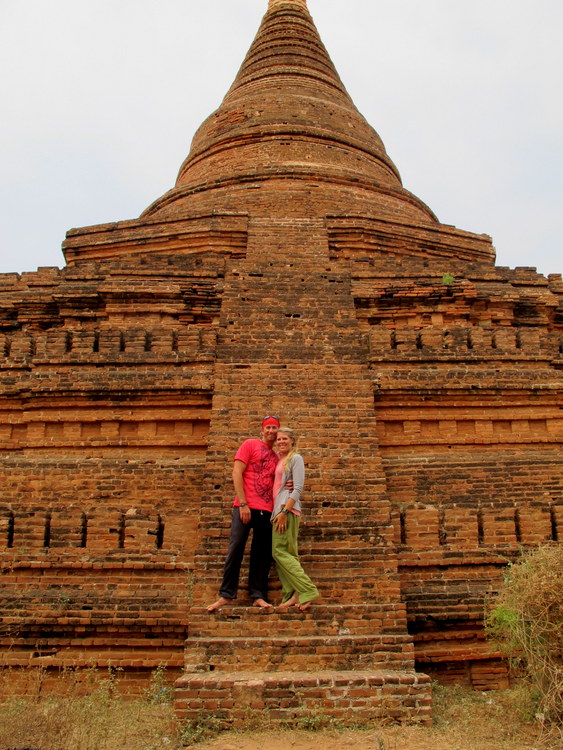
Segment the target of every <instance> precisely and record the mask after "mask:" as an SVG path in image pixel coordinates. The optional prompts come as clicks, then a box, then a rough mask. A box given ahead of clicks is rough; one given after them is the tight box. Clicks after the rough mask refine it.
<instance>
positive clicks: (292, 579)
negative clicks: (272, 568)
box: [272, 513, 319, 604]
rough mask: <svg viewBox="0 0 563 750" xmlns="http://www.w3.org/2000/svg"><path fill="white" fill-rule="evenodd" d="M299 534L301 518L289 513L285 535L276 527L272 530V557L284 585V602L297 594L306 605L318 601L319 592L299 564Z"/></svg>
mask: <svg viewBox="0 0 563 750" xmlns="http://www.w3.org/2000/svg"><path fill="white" fill-rule="evenodd" d="M298 534H299V516H296V515H294V514H293V513H288V515H287V529H286V530H285V531H284V533H283V534H278V532H277V531H276V527H275V526H274V527H273V529H272V557H273V558H274V560H275V563H276V570H277V571H278V576H279V579H280V581H281V585H282V602H286V601H287V600H288V599H290V598H291V596H292V595H293V593H296V594H298V596H299V602H300V603H301V604H305V602H310V601H311V600H312V599H316V598H317V597H318V595H319V591H318V589H317V587H316V586H315V584H314V583H313V581H311V579H310V578H309V576H308V575H307V574H306V573H305V571H304V570H303V568H302V567H301V563H300V562H299V556H298V545H297V536H298Z"/></svg>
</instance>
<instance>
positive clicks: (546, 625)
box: [486, 544, 563, 725]
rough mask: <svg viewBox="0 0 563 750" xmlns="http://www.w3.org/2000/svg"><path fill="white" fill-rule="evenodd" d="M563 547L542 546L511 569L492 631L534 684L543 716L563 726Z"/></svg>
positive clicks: (491, 622)
mask: <svg viewBox="0 0 563 750" xmlns="http://www.w3.org/2000/svg"><path fill="white" fill-rule="evenodd" d="M562 592H563V546H562V545H559V544H554V545H547V546H544V547H539V548H537V549H534V550H532V551H530V552H527V553H526V554H524V555H523V557H522V558H521V559H520V560H519V562H517V563H515V564H514V565H510V566H509V567H508V570H507V573H506V576H505V581H504V585H503V587H502V590H501V591H500V593H499V596H498V598H497V599H496V601H495V605H494V608H493V609H492V611H491V612H490V614H489V616H488V618H487V623H486V624H487V627H488V630H489V633H490V634H491V635H492V636H493V637H494V638H496V639H497V641H498V642H499V643H500V645H501V647H502V648H503V649H504V652H505V653H506V654H507V656H508V657H510V658H512V662H513V668H514V669H515V670H516V672H517V674H520V675H522V676H523V677H524V679H525V680H527V682H528V683H529V685H530V688H531V691H530V692H531V693H532V694H533V695H534V696H535V698H536V713H537V715H538V717H539V718H541V719H542V720H544V721H546V722H553V723H554V724H559V725H561V724H563V596H562Z"/></svg>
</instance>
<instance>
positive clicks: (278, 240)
mask: <svg viewBox="0 0 563 750" xmlns="http://www.w3.org/2000/svg"><path fill="white" fill-rule="evenodd" d="M63 248H64V252H65V257H66V261H67V265H66V267H65V268H63V269H62V270H59V269H55V268H43V269H39V270H38V271H37V272H36V273H25V274H22V275H21V276H20V275H17V274H7V275H3V276H0V330H1V332H2V333H1V336H0V351H1V352H3V358H2V361H1V369H0V378H1V379H0V386H1V391H0V441H1V442H0V457H1V462H2V494H1V496H0V560H1V562H2V571H3V575H2V610H1V612H0V618H1V620H0V627H1V628H2V630H1V641H0V646H1V654H2V663H3V664H8V665H11V666H13V667H14V669H15V671H14V675H17V674H18V670H19V669H20V670H21V668H22V667H26V666H29V665H32V666H33V665H37V666H39V665H41V666H43V667H45V668H46V669H47V670H50V671H56V670H57V669H59V668H60V667H64V666H68V665H72V666H74V667H84V668H87V667H89V666H90V665H91V664H95V665H97V666H98V667H105V666H107V665H110V664H111V665H112V666H113V667H121V668H123V670H124V672H123V674H124V675H125V677H126V678H127V679H129V680H130V689H131V690H132V691H133V690H134V689H135V685H139V684H142V683H143V681H145V680H146V679H147V677H148V675H149V674H150V672H151V670H153V669H155V668H156V667H157V666H158V665H159V664H163V663H165V664H166V665H167V667H168V669H169V670H170V672H171V674H176V675H177V676H178V677H179V679H178V682H177V689H176V695H177V708H178V712H179V714H180V715H181V716H194V715H195V714H196V713H197V712H198V711H199V710H201V709H203V710H206V711H214V712H219V713H222V714H223V715H224V716H225V717H226V719H227V721H230V722H232V723H237V722H238V721H242V720H244V718H245V716H246V715H247V710H248V708H251V709H252V710H257V709H260V708H265V709H268V710H269V711H270V716H271V717H273V718H280V719H287V718H290V717H291V716H293V715H295V714H298V713H299V712H302V711H308V710H310V709H311V707H316V708H319V709H320V710H322V712H323V713H328V714H331V715H333V716H337V717H340V718H342V717H343V718H345V719H347V720H352V721H358V720H362V719H365V718H371V717H373V716H377V715H385V716H393V717H396V718H400V719H417V720H420V721H428V720H429V710H430V695H429V677H428V676H427V675H428V674H437V675H438V676H441V677H448V676H449V677H455V678H464V679H466V680H469V681H470V682H471V683H472V684H474V685H475V686H478V687H480V688H484V687H494V686H497V685H499V684H501V683H502V681H503V679H504V678H505V671H504V667H503V666H502V663H501V662H500V660H499V655H498V654H496V653H495V652H494V651H492V650H491V646H490V645H488V644H487V643H485V641H484V639H483V634H482V626H481V619H482V612H483V601H484V598H485V597H486V596H487V595H489V594H490V593H492V592H494V591H495V589H496V588H498V586H499V583H500V581H501V579H502V573H503V569H504V566H505V565H506V562H507V560H510V559H512V558H514V557H515V556H516V555H517V553H518V551H519V549H520V548H522V547H527V546H533V545H537V544H541V543H544V542H549V541H551V542H557V541H558V540H560V539H561V536H562V534H563V511H562V481H561V480H562V471H561V450H560V443H561V437H562V426H561V425H562V420H561V375H560V370H561V364H562V361H563V358H562V336H561V327H562V323H563V318H562V303H561V299H562V294H563V284H562V281H561V276H560V275H551V276H549V277H548V278H545V277H543V276H541V275H539V274H538V273H536V272H535V270H534V269H532V268H519V269H515V270H510V269H507V268H497V267H495V265H494V250H493V248H492V245H491V241H490V239H489V238H488V237H487V236H485V235H477V234H472V233H469V232H465V231H460V230H458V229H456V228H454V227H451V226H445V225H442V224H440V223H439V221H438V220H437V218H436V217H435V216H434V214H433V213H432V211H431V210H430V209H429V208H428V207H427V206H425V205H424V203H422V202H421V201H420V200H419V199H418V198H416V197H415V196H413V195H411V194H410V193H409V192H407V191H406V190H405V189H404V188H403V186H402V183H401V179H400V177H399V174H398V171H397V169H396V167H395V166H394V164H393V163H392V161H391V160H390V158H389V156H388V155H387V153H386V151H385V148H384V146H383V144H382V142H381V140H380V138H379V136H378V135H377V133H376V132H375V131H374V130H373V129H372V128H371V126H370V125H368V123H367V122H366V121H365V120H364V118H363V117H362V116H361V115H360V113H359V112H358V111H357V109H356V108H355V106H354V104H353V103H352V101H351V100H350V97H349V96H348V94H347V92H346V90H345V88H344V86H343V84H342V82H341V81H340V79H339V77H338V74H337V73H336V71H335V69H334V66H333V65H332V63H331V61H330V58H329V56H328V54H327V52H326V50H325V48H324V46H323V44H322V42H321V40H320V39H319V36H318V33H317V30H316V28H315V26H314V24H313V21H312V19H311V17H310V15H309V13H308V10H307V7H306V2H305V0H270V3H269V6H268V10H267V13H266V15H265V17H264V19H263V22H262V25H261V27H260V29H259V31H258V34H257V36H256V39H255V40H254V42H253V44H252V46H251V48H250V50H249V52H248V55H247V57H246V59H245V61H244V63H243V65H242V67H241V69H240V71H239V73H238V76H237V77H236V80H235V82H234V84H233V85H232V87H231V89H230V90H229V92H228V93H227V95H226V97H225V99H224V101H223V102H222V104H221V106H220V107H219V109H218V110H217V111H216V112H215V113H213V114H212V115H211V116H210V117H209V118H208V119H207V120H206V121H205V122H204V123H203V125H202V126H201V128H200V129H199V131H198V132H197V133H196V135H195V138H194V140H193V144H192V148H191V151H190V154H189V155H188V157H187V159H186V161H185V162H184V164H183V165H182V167H181V169H180V173H179V176H178V179H177V182H176V185H175V187H174V188H173V189H172V190H170V191H169V192H168V193H166V194H165V195H164V196H162V197H161V198H160V199H158V200H157V201H156V202H155V203H154V204H153V205H151V206H150V207H149V208H148V209H147V210H146V211H145V212H144V213H143V215H142V216H141V217H140V218H139V219H137V220H132V221H123V222H119V223H116V224H108V225H101V226H94V227H86V228H82V229H74V230H71V231H70V232H68V234H67V239H66V241H65V243H64V245H63ZM532 251H533V249H531V252H532ZM272 413H273V414H280V415H281V417H282V421H283V422H284V423H285V424H289V425H291V426H293V427H294V428H296V429H297V430H298V431H299V432H300V433H302V436H303V437H302V444H301V447H302V450H303V453H304V455H305V459H306V465H307V469H308V480H307V485H306V495H305V498H304V504H305V509H306V515H305V523H304V525H303V527H302V559H303V562H304V564H305V566H306V568H307V570H308V572H309V573H310V574H311V576H312V578H313V579H314V580H315V582H316V583H317V585H318V586H319V588H320V590H321V592H322V598H321V599H320V600H319V603H318V604H316V606H315V607H313V608H312V609H311V610H310V611H309V612H307V613H305V614H302V613H297V612H291V611H286V612H284V613H283V614H282V613H273V614H266V613H264V612H262V611H260V610H257V609H253V608H252V607H249V606H248V604H249V602H248V600H247V599H246V598H245V595H244V593H241V595H240V598H239V600H238V602H237V606H234V607H228V608H225V609H222V610H220V611H219V612H218V613H216V614H214V615H209V614H208V613H207V612H206V611H205V606H204V605H205V604H207V603H208V602H210V601H212V600H213V599H214V598H215V596H216V592H217V587H218V584H219V579H220V575H221V567H222V562H223V556H224V552H225V549H226V542H227V538H228V523H229V507H230V503H231V500H232V494H233V493H232V487H231V479H230V472H231V462H232V458H233V455H234V452H235V449H236V447H237V445H238V443H239V442H240V441H241V440H242V439H243V438H245V437H248V436H253V435H256V433H257V430H258V425H259V422H260V419H261V417H262V416H263V415H264V414H272ZM276 588H277V584H276V581H275V576H274V577H273V581H272V589H273V590H272V598H273V599H274V600H275V599H276V596H277V592H276ZM424 673H426V674H424Z"/></svg>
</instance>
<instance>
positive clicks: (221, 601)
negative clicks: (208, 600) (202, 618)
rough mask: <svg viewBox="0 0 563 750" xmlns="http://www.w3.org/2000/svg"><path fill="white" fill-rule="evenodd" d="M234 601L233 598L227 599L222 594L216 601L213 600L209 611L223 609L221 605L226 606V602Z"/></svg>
mask: <svg viewBox="0 0 563 750" xmlns="http://www.w3.org/2000/svg"><path fill="white" fill-rule="evenodd" d="M232 601H233V600H232V599H227V598H226V597H224V596H220V597H219V598H218V599H217V601H216V602H213V604H210V605H209V607H207V611H208V612H215V610H217V609H221V607H224V606H225V605H226V604H231V602H232Z"/></svg>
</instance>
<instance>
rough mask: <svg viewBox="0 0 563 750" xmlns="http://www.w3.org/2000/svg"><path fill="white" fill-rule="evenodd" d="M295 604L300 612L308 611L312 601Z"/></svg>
mask: <svg viewBox="0 0 563 750" xmlns="http://www.w3.org/2000/svg"><path fill="white" fill-rule="evenodd" d="M295 606H296V607H297V609H298V610H299V611H300V612H306V611H307V610H308V609H310V608H311V602H303V604H296V605H295Z"/></svg>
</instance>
